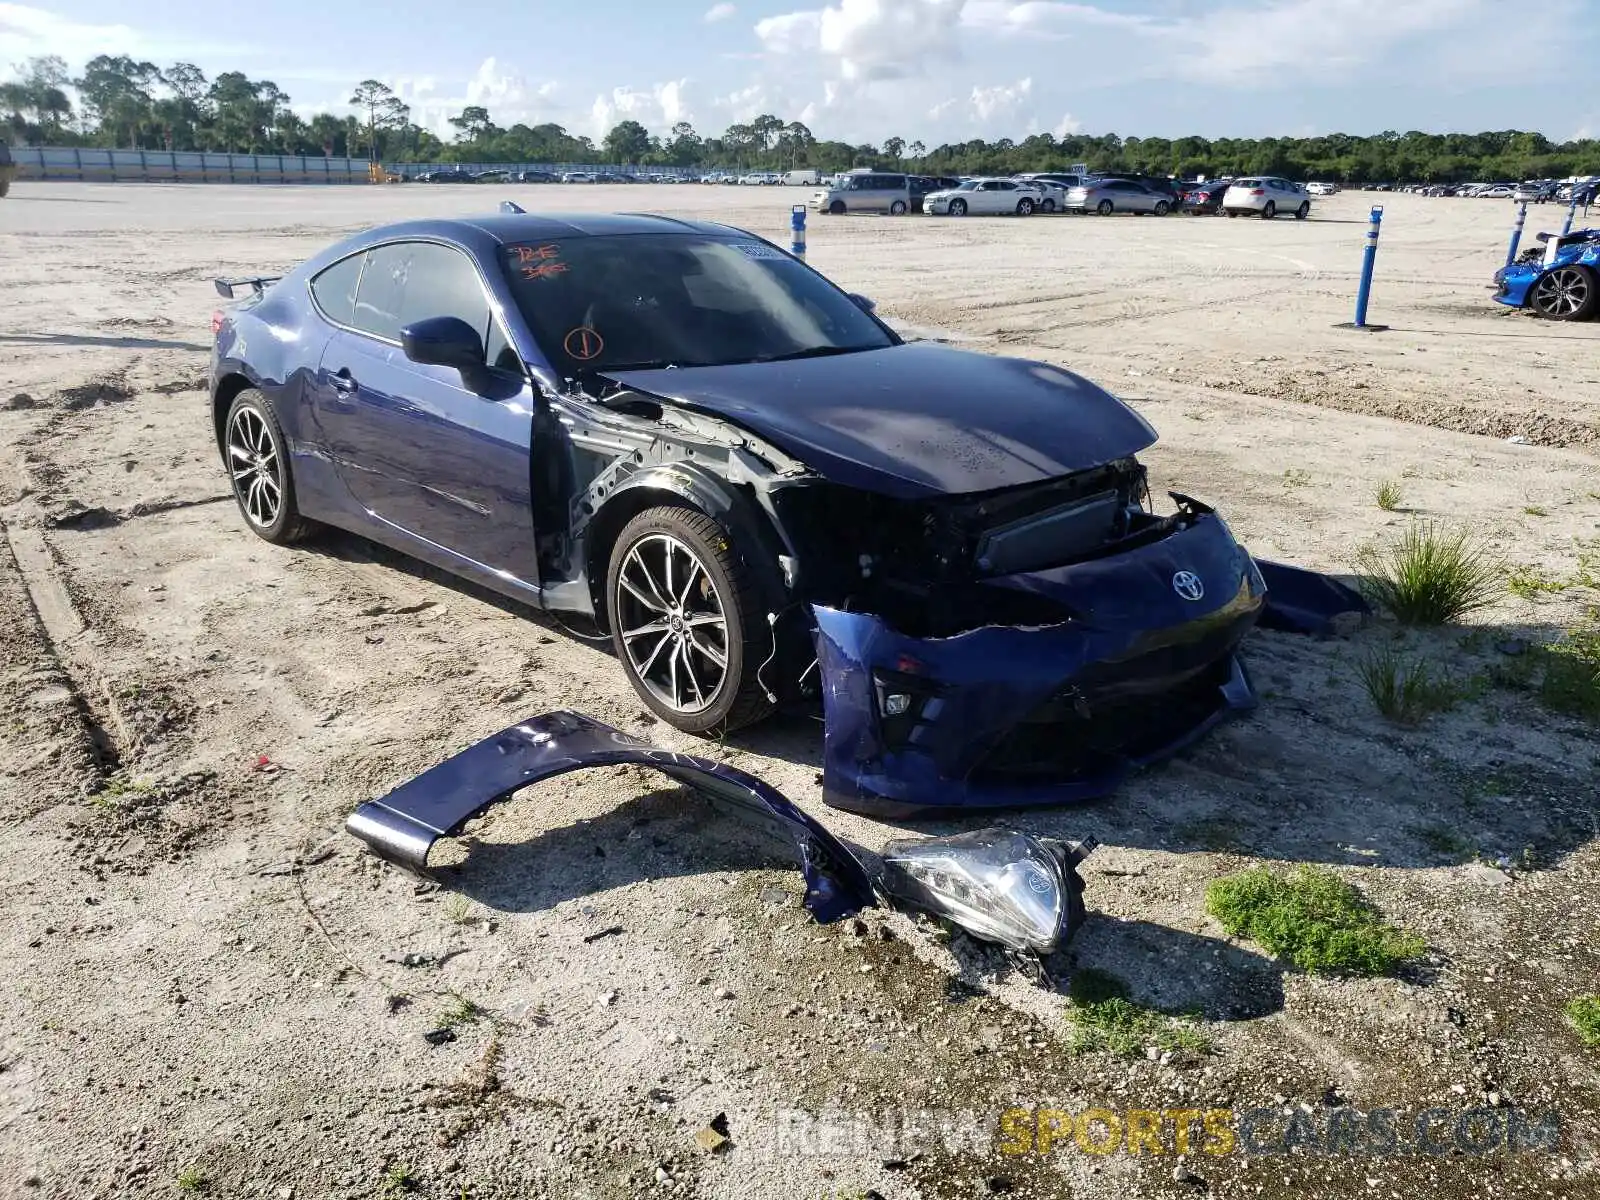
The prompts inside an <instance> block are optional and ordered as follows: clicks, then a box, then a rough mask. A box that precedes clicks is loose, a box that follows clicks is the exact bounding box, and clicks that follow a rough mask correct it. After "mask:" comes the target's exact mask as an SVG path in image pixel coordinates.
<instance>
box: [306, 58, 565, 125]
mask: <svg viewBox="0 0 1600 1200" xmlns="http://www.w3.org/2000/svg"><path fill="white" fill-rule="evenodd" d="M382 82H384V83H386V84H388V86H389V87H390V88H391V89H392V90H393V91H394V94H395V95H396V96H398V97H399V98H400V99H401V100H403V101H405V103H406V104H408V105H410V106H411V119H412V120H413V121H415V122H416V123H417V124H418V125H420V126H422V127H423V128H424V129H428V130H431V131H432V132H434V133H436V134H438V135H439V136H440V137H442V138H444V139H445V140H446V141H448V140H450V139H451V138H453V137H455V135H456V133H457V130H456V129H455V127H454V126H453V125H451V124H450V118H451V117H454V116H457V115H459V114H460V112H461V110H462V109H464V108H466V107H467V106H468V105H478V106H479V107H482V108H486V109H488V110H489V119H490V120H492V121H493V122H494V123H495V124H496V125H498V126H500V128H502V129H507V128H509V127H511V126H512V125H538V124H541V123H543V122H545V121H554V122H556V123H557V124H567V123H569V122H570V120H571V114H569V113H565V112H563V111H562V108H561V106H560V105H559V104H558V103H557V101H556V95H557V93H558V91H559V88H558V86H557V84H556V83H555V82H554V81H553V80H545V81H542V82H539V83H534V82H532V81H530V80H529V79H528V78H527V77H526V76H524V75H521V74H518V73H517V72H515V71H510V70H505V69H503V68H502V67H501V65H500V63H499V61H498V60H497V59H495V58H493V57H490V58H486V59H484V60H483V62H481V63H479V64H478V69H477V70H476V71H474V72H473V74H472V78H470V79H468V80H466V81H465V83H457V82H455V81H446V82H444V83H441V81H440V80H439V79H438V78H437V77H436V76H433V75H415V76H413V75H397V76H391V77H389V78H387V79H384V80H383V81H382ZM341 99H343V97H341ZM333 107H335V108H341V107H342V106H340V105H335V106H333Z"/></svg>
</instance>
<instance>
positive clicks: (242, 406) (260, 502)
mask: <svg viewBox="0 0 1600 1200" xmlns="http://www.w3.org/2000/svg"><path fill="white" fill-rule="evenodd" d="M222 461H223V466H224V468H225V469H226V470H227V472H228V479H229V483H230V486H231V487H232V489H233V498H234V501H235V502H236V503H237V504H238V505H239V515H240V516H242V517H243V518H244V523H245V524H246V525H248V526H249V527H250V532H251V533H253V534H255V535H256V536H257V537H259V538H262V539H263V540H265V541H268V542H271V543H272V544H273V545H275V546H287V545H288V544H289V543H291V542H298V541H300V540H301V539H302V538H304V537H306V536H307V535H308V534H310V533H311V532H312V531H313V530H314V529H315V528H316V526H315V525H314V524H313V523H312V522H310V521H308V520H306V519H305V518H304V517H302V516H301V515H300V509H299V507H298V506H297V505H296V503H295V494H294V475H293V473H292V472H291V470H290V467H289V442H288V439H286V438H285V437H284V436H283V429H282V427H281V426H279V424H278V418H277V416H276V415H274V413H273V411H272V405H270V404H269V403H267V398H266V397H265V396H264V395H262V394H261V393H260V392H259V391H257V390H256V389H255V388H245V390H244V391H242V392H240V393H239V394H238V395H237V396H235V397H234V398H233V403H232V404H231V405H229V406H228V416H227V419H226V420H225V421H224V422H223V425H222Z"/></svg>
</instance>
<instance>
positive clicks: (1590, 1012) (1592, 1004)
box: [1564, 996, 1600, 1047]
mask: <svg viewBox="0 0 1600 1200" xmlns="http://www.w3.org/2000/svg"><path fill="white" fill-rule="evenodd" d="M1564 1011H1565V1012H1566V1016H1567V1023H1568V1024H1569V1025H1571V1026H1572V1027H1573V1028H1574V1029H1576V1030H1577V1031H1578V1038H1579V1040H1581V1041H1582V1042H1583V1044H1584V1045H1585V1046H1597V1047H1600V996H1575V997H1573V998H1572V999H1571V1000H1569V1001H1567V1007H1566V1009H1565V1010H1564Z"/></svg>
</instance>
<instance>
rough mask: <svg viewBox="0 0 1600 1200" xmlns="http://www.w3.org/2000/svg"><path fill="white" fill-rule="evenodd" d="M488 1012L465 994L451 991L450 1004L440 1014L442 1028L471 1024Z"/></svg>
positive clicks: (440, 1026) (439, 1021)
mask: <svg viewBox="0 0 1600 1200" xmlns="http://www.w3.org/2000/svg"><path fill="white" fill-rule="evenodd" d="M485 1015H486V1014H485V1013H484V1011H483V1009H482V1008H481V1007H480V1006H479V1005H477V1004H475V1003H473V1002H472V1001H471V1000H468V999H467V998H466V997H465V996H462V995H458V994H457V993H455V992H451V993H450V1005H449V1007H448V1008H446V1009H445V1010H444V1011H443V1012H441V1013H440V1014H439V1017H438V1023H439V1028H440V1029H454V1028H456V1027H457V1026H458V1025H470V1024H472V1023H473V1022H474V1021H478V1020H481V1019H482V1018H483V1017H484V1016H485Z"/></svg>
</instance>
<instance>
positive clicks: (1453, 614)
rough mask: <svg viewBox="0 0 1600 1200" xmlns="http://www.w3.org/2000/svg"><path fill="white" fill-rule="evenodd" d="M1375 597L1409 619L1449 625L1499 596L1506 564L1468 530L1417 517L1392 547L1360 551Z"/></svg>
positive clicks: (1368, 586) (1366, 586)
mask: <svg viewBox="0 0 1600 1200" xmlns="http://www.w3.org/2000/svg"><path fill="white" fill-rule="evenodd" d="M1356 561H1357V564H1358V565H1359V566H1360V567H1361V569H1362V571H1363V572H1364V573H1365V575H1366V578H1365V579H1364V580H1363V587H1364V589H1365V590H1366V592H1367V596H1368V598H1369V599H1371V600H1374V601H1376V602H1377V603H1378V604H1381V605H1382V606H1383V607H1384V608H1386V609H1388V610H1389V611H1390V612H1391V613H1393V614H1394V615H1395V616H1396V617H1397V618H1398V619H1399V620H1400V621H1402V622H1404V623H1405V624H1407V625H1444V624H1446V623H1448V622H1450V621H1455V620H1458V619H1459V618H1460V617H1462V616H1464V615H1465V614H1467V613H1469V612H1472V611H1474V610H1476V609H1480V608H1483V607H1485V606H1486V605H1489V604H1491V603H1493V602H1494V598H1495V594H1496V591H1497V590H1498V587H1499V582H1500V576H1501V568H1500V565H1499V563H1498V562H1497V561H1496V560H1495V559H1494V557H1493V556H1492V555H1490V554H1489V553H1488V551H1486V550H1484V549H1482V548H1480V547H1478V546H1477V545H1475V544H1474V543H1473V541H1472V538H1471V536H1470V535H1469V534H1468V533H1467V532H1466V531H1465V530H1457V531H1455V532H1447V531H1445V530H1442V529H1440V528H1439V527H1438V526H1436V525H1433V524H1432V523H1428V522H1424V523H1414V524H1413V525H1412V526H1411V528H1410V529H1408V530H1406V532H1405V533H1404V534H1403V535H1402V536H1401V538H1400V540H1399V541H1398V542H1396V543H1394V544H1393V545H1391V546H1388V547H1380V546H1367V547H1364V548H1363V549H1362V550H1361V551H1359V553H1358V554H1357V556H1356Z"/></svg>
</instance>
